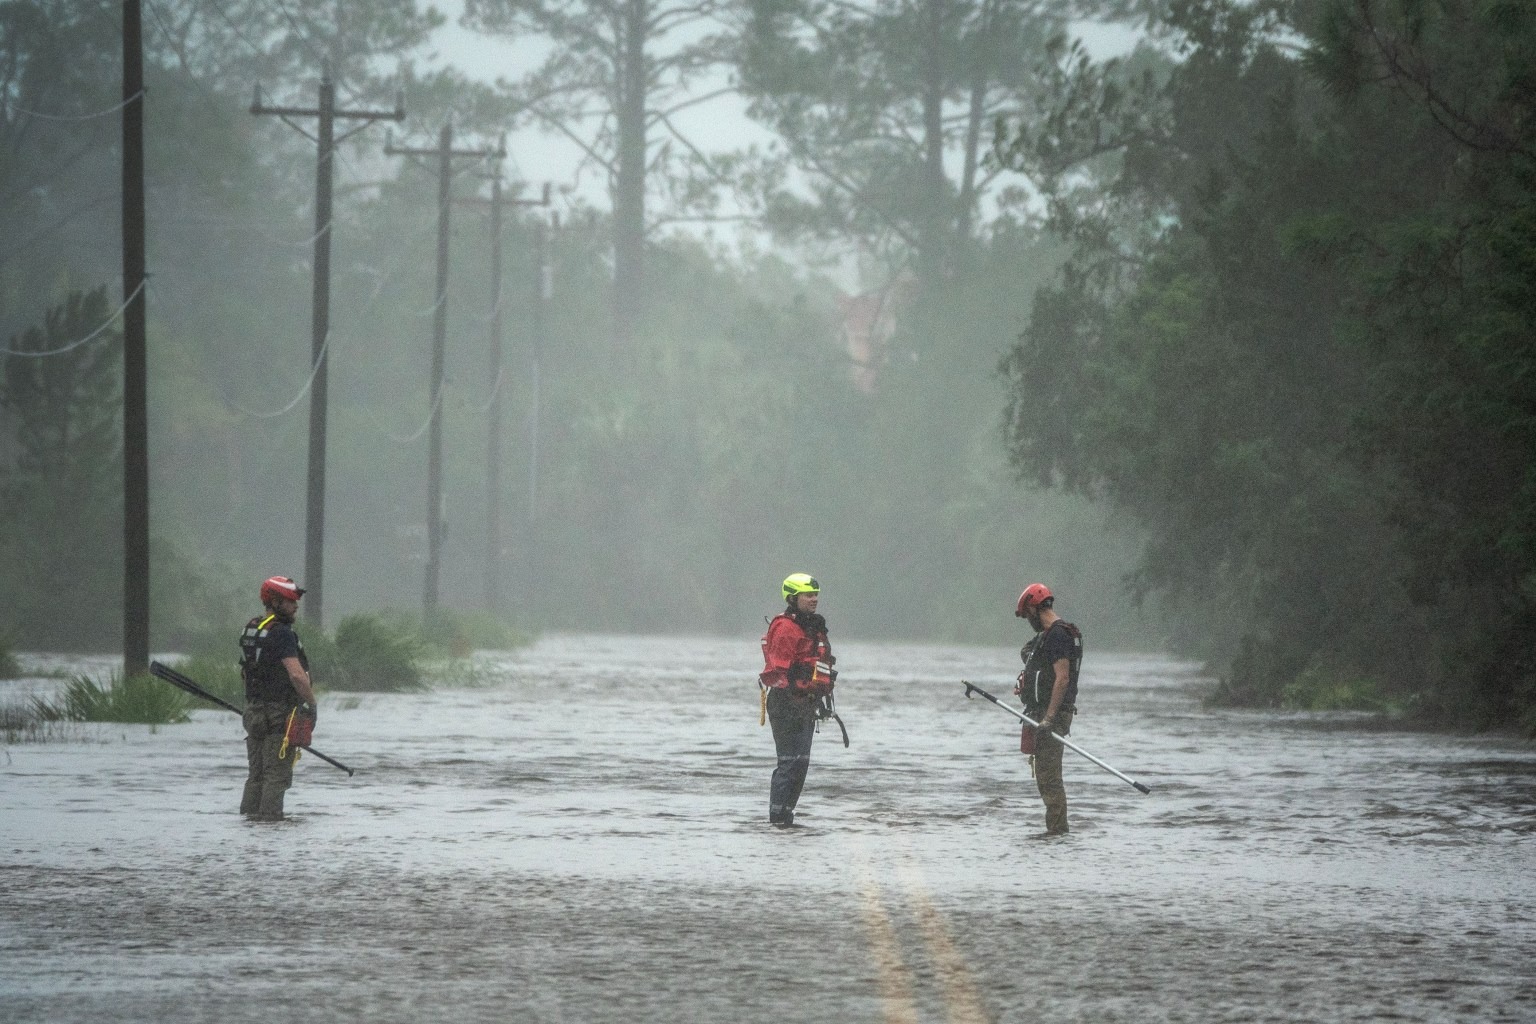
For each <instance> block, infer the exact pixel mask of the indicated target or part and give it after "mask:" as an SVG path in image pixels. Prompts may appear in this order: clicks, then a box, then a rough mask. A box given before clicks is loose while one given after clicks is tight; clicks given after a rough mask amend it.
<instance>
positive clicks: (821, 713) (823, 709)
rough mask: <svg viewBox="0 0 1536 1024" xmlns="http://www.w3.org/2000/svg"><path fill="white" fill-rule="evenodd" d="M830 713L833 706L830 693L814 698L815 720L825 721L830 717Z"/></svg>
mask: <svg viewBox="0 0 1536 1024" xmlns="http://www.w3.org/2000/svg"><path fill="white" fill-rule="evenodd" d="M832 711H833V704H832V695H831V694H830V693H824V694H822V695H821V696H819V697H817V698H816V717H817V718H819V719H821V720H822V721H826V720H827V719H829V718H831V717H832Z"/></svg>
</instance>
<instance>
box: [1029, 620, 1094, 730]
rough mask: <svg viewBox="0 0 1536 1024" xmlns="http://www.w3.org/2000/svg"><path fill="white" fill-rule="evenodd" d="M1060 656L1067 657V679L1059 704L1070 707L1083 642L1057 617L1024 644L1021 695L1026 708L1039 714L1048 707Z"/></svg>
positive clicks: (1073, 695) (1074, 698) (1072, 701)
mask: <svg viewBox="0 0 1536 1024" xmlns="http://www.w3.org/2000/svg"><path fill="white" fill-rule="evenodd" d="M1063 658H1065V659H1066V660H1067V666H1068V683H1067V693H1066V696H1065V697H1064V698H1063V699H1062V707H1071V706H1073V705H1075V704H1076V703H1077V672H1078V668H1079V666H1081V665H1082V661H1083V642H1082V639H1081V636H1080V635H1079V634H1078V633H1077V632H1076V631H1075V630H1074V629H1072V628H1070V627H1069V626H1068V625H1067V623H1066V622H1064V621H1062V620H1061V619H1057V620H1056V621H1055V622H1053V623H1051V627H1050V628H1049V629H1047V630H1046V631H1045V632H1044V633H1041V634H1040V635H1039V636H1038V637H1036V638H1035V639H1034V641H1033V642H1032V643H1031V644H1030V645H1029V646H1028V647H1026V648H1025V659H1024V678H1023V679H1022V680H1021V682H1022V687H1021V691H1020V696H1021V697H1022V698H1023V699H1024V704H1025V706H1026V707H1027V708H1029V709H1030V710H1032V711H1035V712H1037V713H1041V714H1043V713H1044V712H1046V711H1047V710H1049V709H1050V704H1051V690H1052V688H1053V687H1054V686H1055V685H1056V663H1057V662H1058V661H1060V660H1062V659H1063Z"/></svg>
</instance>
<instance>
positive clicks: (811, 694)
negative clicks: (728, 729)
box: [757, 572, 837, 826]
mask: <svg viewBox="0 0 1536 1024" xmlns="http://www.w3.org/2000/svg"><path fill="white" fill-rule="evenodd" d="M780 592H781V593H782V594H783V595H784V601H785V606H784V610H783V611H782V612H780V613H779V614H778V615H776V616H775V617H774V618H773V619H772V621H770V622H769V623H768V632H767V633H766V634H765V635H764V636H763V640H762V644H763V671H762V674H761V675H759V676H758V677H757V680H758V685H759V686H760V687H761V697H762V715H761V717H760V718H759V724H761V721H762V718H767V720H768V721H769V722H771V723H772V724H773V745H774V747H775V748H776V750H777V751H778V757H779V759H778V764H777V765H776V766H775V767H774V769H773V780H772V782H770V783H769V787H768V821H769V822H770V823H771V824H774V825H779V826H789V825H793V824H794V823H795V805H796V804H797V803H798V802H799V800H800V791H801V790H802V789H803V788H804V787H805V773H806V772H807V771H808V770H809V769H810V767H811V741H812V740H813V739H815V737H816V723H817V721H818V720H819V719H822V718H825V717H827V716H828V715H830V714H831V713H832V685H833V683H834V682H835V681H836V679H837V672H836V670H835V669H833V668H832V666H833V665H834V664H836V662H837V659H836V658H835V657H833V655H832V644H831V643H830V642H829V641H828V640H827V620H826V619H825V618H823V617H822V616H821V615H820V614H818V613H817V611H816V606H817V604H818V603H820V599H821V584H820V583H817V582H816V580H815V578H814V577H812V576H810V575H808V574H806V573H803V572H797V573H792V574H790V575H789V576H787V577H786V578H785V580H784V583H783V585H782V587H781V588H780Z"/></svg>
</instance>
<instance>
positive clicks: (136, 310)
mask: <svg viewBox="0 0 1536 1024" xmlns="http://www.w3.org/2000/svg"><path fill="white" fill-rule="evenodd" d="M122 202H123V211H122V214H123V301H124V303H125V304H124V306H123V678H125V679H126V678H127V677H129V676H132V675H141V674H143V673H145V672H148V671H149V399H148V396H147V391H148V384H149V360H148V343H147V339H146V337H145V335H146V330H145V321H146V311H145V298H144V286H145V283H146V279H147V276H146V273H145V264H144V27H143V19H142V10H141V8H140V4H139V0H123V200H122Z"/></svg>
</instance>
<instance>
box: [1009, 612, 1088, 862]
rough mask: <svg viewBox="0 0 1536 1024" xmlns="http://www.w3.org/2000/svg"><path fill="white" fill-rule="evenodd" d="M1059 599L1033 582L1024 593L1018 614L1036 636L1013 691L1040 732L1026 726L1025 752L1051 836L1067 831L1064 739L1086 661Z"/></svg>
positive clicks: (1077, 634) (1027, 648)
mask: <svg viewBox="0 0 1536 1024" xmlns="http://www.w3.org/2000/svg"><path fill="white" fill-rule="evenodd" d="M1055 604H1056V598H1055V596H1054V595H1052V593H1051V591H1050V588H1049V587H1047V586H1046V585H1045V584H1044V583H1031V584H1030V585H1029V586H1027V587H1025V588H1024V592H1023V593H1022V594H1020V595H1019V601H1018V604H1017V605H1015V606H1014V610H1013V614H1014V615H1016V616H1018V617H1019V618H1021V619H1027V620H1028V621H1029V624H1030V626H1031V627H1032V628H1033V629H1034V631H1035V634H1036V636H1035V638H1034V639H1033V640H1031V641H1030V642H1029V643H1027V644H1025V645H1024V649H1023V650H1022V651H1020V652H1019V656H1020V657H1021V658H1023V659H1024V671H1022V672H1020V673H1019V685H1018V686H1016V687H1014V690H1013V692H1014V693H1016V694H1018V695H1019V698H1020V699H1021V700H1022V701H1023V702H1024V713H1025V714H1027V715H1028V716H1029V717H1030V718H1033V719H1034V720H1035V721H1036V722H1039V723H1040V728H1039V730H1038V731H1036V732H1034V733H1033V734H1031V733H1030V731H1029V727H1028V726H1025V727H1024V728H1025V733H1024V736H1023V737H1022V743H1021V749H1022V750H1023V751H1024V752H1025V753H1027V754H1030V755H1031V756H1030V762H1031V765H1032V767H1033V768H1034V773H1035V786H1036V788H1037V789H1039V790H1040V799H1041V800H1043V801H1044V802H1045V830H1046V832H1047V833H1049V834H1051V835H1062V834H1064V833H1065V832H1066V831H1067V789H1066V785H1065V784H1064V783H1063V782H1062V778H1061V753H1062V750H1063V749H1064V748H1063V747H1062V744H1061V741H1060V740H1058V739H1057V738H1056V737H1055V736H1053V735H1051V733H1052V732H1054V733H1056V734H1057V735H1060V736H1066V735H1067V734H1068V733H1070V732H1071V731H1072V716H1073V715H1074V714H1075V713H1076V712H1077V674H1078V670H1079V669H1080V668H1081V666H1082V663H1083V634H1082V631H1080V630H1079V629H1078V628H1077V627H1076V626H1074V625H1073V624H1072V623H1070V622H1067V621H1066V620H1065V619H1063V618H1061V617H1060V616H1059V615H1057V614H1056V609H1055Z"/></svg>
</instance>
